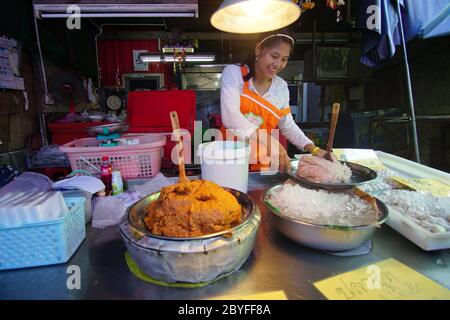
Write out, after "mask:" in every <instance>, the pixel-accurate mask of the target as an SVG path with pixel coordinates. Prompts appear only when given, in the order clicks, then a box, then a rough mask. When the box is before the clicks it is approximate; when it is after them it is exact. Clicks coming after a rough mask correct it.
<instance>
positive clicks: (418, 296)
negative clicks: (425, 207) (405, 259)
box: [314, 259, 450, 300]
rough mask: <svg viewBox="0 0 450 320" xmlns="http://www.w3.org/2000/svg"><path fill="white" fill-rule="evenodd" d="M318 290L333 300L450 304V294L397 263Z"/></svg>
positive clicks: (387, 262) (360, 272)
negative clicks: (424, 301) (448, 302)
mask: <svg viewBox="0 0 450 320" xmlns="http://www.w3.org/2000/svg"><path fill="white" fill-rule="evenodd" d="M314 286H315V287H316V288H317V289H319V291H320V292H322V294H323V295H325V297H327V298H328V299H330V300H450V290H448V289H446V288H444V287H443V286H441V285H439V284H438V283H436V282H434V281H432V280H430V279H429V278H427V277H425V276H424V275H422V274H421V273H418V272H417V271H415V270H413V269H411V268H410V267H408V266H406V265H404V264H402V263H400V262H398V261H397V260H395V259H388V260H384V261H381V262H378V263H376V264H373V265H370V266H367V267H363V268H360V269H357V270H354V271H350V272H347V273H343V274H341V275H338V276H335V277H332V278H329V279H326V280H322V281H318V282H315V283H314Z"/></svg>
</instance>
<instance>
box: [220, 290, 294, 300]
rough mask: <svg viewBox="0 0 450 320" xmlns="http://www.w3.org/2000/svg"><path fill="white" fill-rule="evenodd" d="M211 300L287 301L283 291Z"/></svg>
mask: <svg viewBox="0 0 450 320" xmlns="http://www.w3.org/2000/svg"><path fill="white" fill-rule="evenodd" d="M213 300H287V297H286V294H285V293H284V291H271V292H263V293H257V294H252V295H247V296H241V295H229V296H220V297H216V298H213Z"/></svg>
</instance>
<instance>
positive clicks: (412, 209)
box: [377, 190, 450, 233]
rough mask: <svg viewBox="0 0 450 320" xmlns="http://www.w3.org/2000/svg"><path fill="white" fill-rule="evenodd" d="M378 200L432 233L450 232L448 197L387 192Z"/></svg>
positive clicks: (414, 192) (405, 191) (394, 191)
mask: <svg viewBox="0 0 450 320" xmlns="http://www.w3.org/2000/svg"><path fill="white" fill-rule="evenodd" d="M377 198H379V199H380V200H381V201H383V202H384V203H385V204H386V205H388V206H389V207H392V208H393V209H394V210H396V211H398V212H399V213H401V214H402V215H404V216H405V217H407V218H408V219H410V220H412V221H413V222H414V223H416V224H418V225H419V226H421V227H423V228H425V229H427V230H428V231H430V232H432V233H443V232H450V198H448V197H435V196H433V195H432V194H430V193H426V192H417V191H409V190H386V191H383V192H382V193H380V194H379V195H377Z"/></svg>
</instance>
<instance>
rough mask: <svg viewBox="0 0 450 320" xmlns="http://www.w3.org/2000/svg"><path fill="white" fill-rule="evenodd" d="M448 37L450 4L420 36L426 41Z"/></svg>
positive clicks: (424, 28)
mask: <svg viewBox="0 0 450 320" xmlns="http://www.w3.org/2000/svg"><path fill="white" fill-rule="evenodd" d="M449 2H450V1H449ZM447 35H450V3H449V4H447V6H446V7H445V8H444V10H442V11H441V13H439V14H438V15H437V16H436V17H435V18H434V19H433V20H431V21H430V22H428V23H427V24H426V25H425V26H424V27H423V29H422V30H421V32H420V34H419V36H420V37H422V38H424V39H427V38H434V37H442V36H447Z"/></svg>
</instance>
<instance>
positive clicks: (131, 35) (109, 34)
mask: <svg viewBox="0 0 450 320" xmlns="http://www.w3.org/2000/svg"><path fill="white" fill-rule="evenodd" d="M291 35H292V37H293V38H294V39H295V40H296V42H297V43H305V42H308V40H311V41H312V38H313V34H312V32H297V33H292V34H291ZM174 37H175V38H177V40H191V39H197V40H222V39H223V40H253V41H254V40H256V39H257V38H258V34H256V35H255V34H235V33H226V32H224V33H221V32H183V33H182V34H181V35H180V34H179V33H173V32H164V31H117V32H114V31H105V33H104V34H103V35H102V36H101V37H100V38H99V40H100V39H103V40H113V39H130V40H146V39H173V38H174ZM360 38H361V37H360V33H359V31H355V32H351V33H343V32H341V33H337V32H334V33H333V32H321V33H317V34H316V41H317V42H345V41H350V42H351V41H358V40H360Z"/></svg>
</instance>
